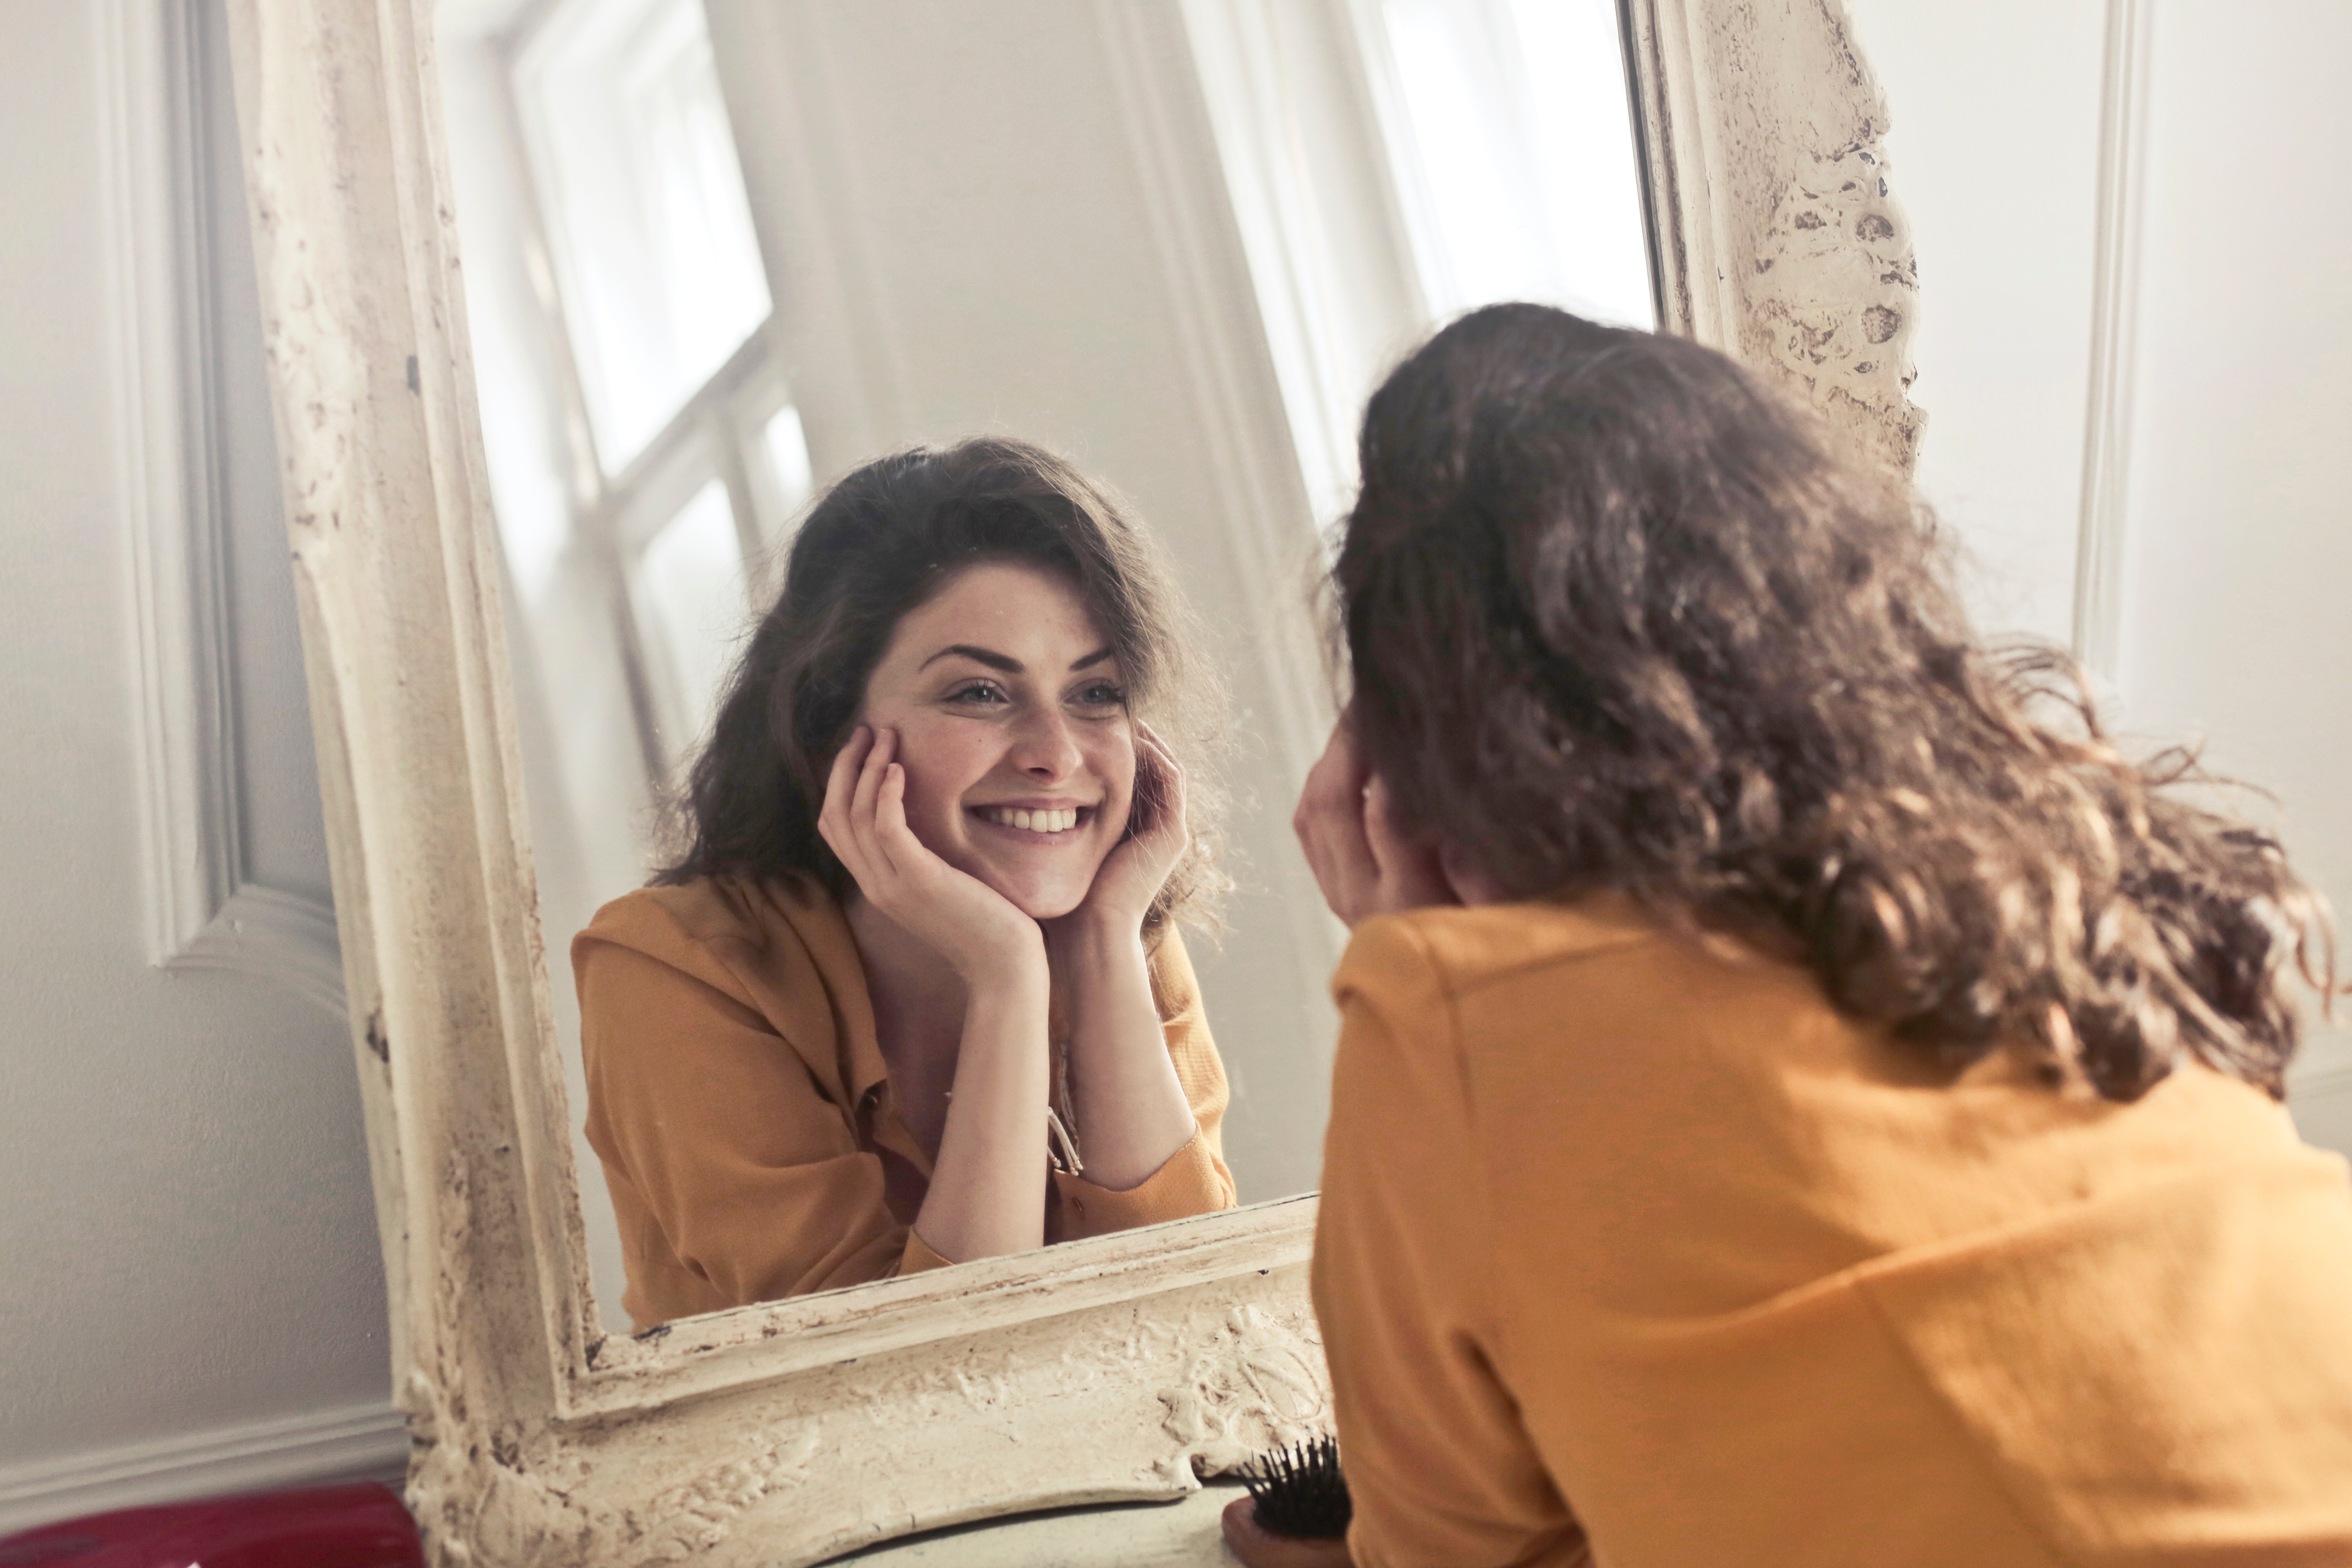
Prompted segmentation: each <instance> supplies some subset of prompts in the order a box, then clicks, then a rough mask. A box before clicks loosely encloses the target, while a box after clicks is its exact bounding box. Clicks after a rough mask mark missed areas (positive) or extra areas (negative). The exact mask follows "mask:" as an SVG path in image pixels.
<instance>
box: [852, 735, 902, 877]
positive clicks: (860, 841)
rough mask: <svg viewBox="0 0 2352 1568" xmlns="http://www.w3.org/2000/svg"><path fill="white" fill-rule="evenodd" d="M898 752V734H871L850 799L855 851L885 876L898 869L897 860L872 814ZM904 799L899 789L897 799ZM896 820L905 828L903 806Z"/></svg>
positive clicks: (899, 770) (900, 771)
mask: <svg viewBox="0 0 2352 1568" xmlns="http://www.w3.org/2000/svg"><path fill="white" fill-rule="evenodd" d="M897 755H898V731H896V730H877V731H874V745H873V748H872V749H871V750H869V751H868V752H866V763H865V765H864V766H862V767H861V768H859V769H858V770H857V789H856V793H855V794H853V795H851V796H850V800H849V830H850V832H851V833H852V834H853V835H854V836H855V837H856V839H857V847H858V848H859V849H860V850H861V851H863V852H864V853H865V855H866V858H867V859H868V860H869V861H870V862H871V863H872V864H873V865H874V868H875V869H877V870H878V871H881V872H884V873H886V874H887V873H888V872H890V871H893V870H896V869H897V868H898V857H896V856H894V855H892V854H891V853H890V845H889V843H888V842H887V840H886V839H885V838H884V837H883V836H882V834H881V833H880V832H879V831H878V829H877V824H876V823H875V820H874V813H875V810H876V808H877V805H879V803H880V801H881V797H882V782H883V780H884V779H885V778H887V776H888V775H889V773H890V772H891V770H892V768H893V766H894V765H895V763H896V759H897ZM905 771H906V770H905V769H904V768H899V769H898V772H899V773H902V774H903V773H905ZM905 798H906V793H905V790H904V788H903V787H902V788H901V790H900V792H899V799H900V800H901V801H902V802H903V801H904V800H905ZM898 821H899V825H900V826H905V824H906V815H905V811H904V809H903V806H902V808H901V810H900V814H899V818H898Z"/></svg>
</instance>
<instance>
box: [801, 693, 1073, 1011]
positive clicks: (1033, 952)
mask: <svg viewBox="0 0 2352 1568" xmlns="http://www.w3.org/2000/svg"><path fill="white" fill-rule="evenodd" d="M897 750H898V731H894V730H881V731H876V730H872V729H868V728H867V727H866V726H865V725H862V724H861V725H859V726H858V727H857V729H856V731H855V732H853V733H852V734H851V735H850V737H849V743H848V744H847V745H845V746H844V747H842V748H841V754H840V755H839V756H837V757H835V758H834V760H833V773H832V776H831V777H830V778H828V779H827V780H826V782H825V790H824V810H822V811H821V812H819V813H818V814H817V819H816V827H817V831H818V832H819V833H820V834H822V835H824V841H825V842H826V843H827V844H829V845H831V846H832V847H833V852H834V853H835V855H837V856H839V857H840V858H841V863H842V865H843V866H845V867H846V868H848V870H849V874H850V876H851V877H852V878H854V879H856V883H857V890H858V892H859V893H860V894H861V895H863V896H864V897H865V899H866V901H867V902H869V903H871V904H872V905H873V906H874V908H875V910H877V912H878V913H880V914H882V915H883V916H884V917H886V918H887V919H888V920H889V921H891V922H892V923H893V924H895V925H897V926H898V927H899V928H900V929H901V930H903V931H907V932H908V934H910V935H912V936H913V937H915V938H916V939H917V940H919V941H920V942H924V943H926V944H927V945H929V947H930V948H931V949H932V950H933V951H935V952H938V953H939V954H940V956H941V957H942V958H944V959H946V960H947V961H948V963H949V964H950V966H952V967H953V968H954V969H955V971H956V973H959V974H961V975H962V976H963V978H964V980H965V982H966V983H967V984H970V983H971V982H973V981H976V980H979V979H982V978H984V977H987V976H990V975H993V974H1002V973H1005V972H1006V971H1007V970H1008V969H1009V968H1011V967H1013V966H1017V965H1019V964H1022V963H1030V962H1035V963H1041V964H1042V963H1044V962H1045V933H1044V932H1043V931H1040V930H1039V929H1038V925H1037V922H1036V921H1034V920H1031V919H1030V918H1029V917H1028V916H1027V915H1025V914H1023V913H1022V912H1021V911H1020V910H1018V909H1016V908H1014V907H1013V902H1012V900H1009V899H1007V898H1005V897H1004V896H1003V894H1002V893H999V892H998V891H997V890H996V889H993V888H992V887H990V886H989V885H988V884H987V883H985V882H982V880H981V879H979V878H977V877H974V876H972V875H971V874H970V873H968V872H964V871H960V870H958V869H956V868H954V867H953V866H950V865H949V864H948V863H947V862H946V861H945V860H942V859H940V858H939V857H938V856H937V855H935V854H933V853H932V852H931V851H930V850H929V848H927V847H925V846H924V844H923V842H922V840H920V839H919V838H917V837H915V834H914V830H913V829H912V828H910V827H908V826H907V770H906V768H905V766H904V765H903V764H901V763H897V762H894V761H892V760H891V759H892V757H893V756H894V754H895V753H896V752H897Z"/></svg>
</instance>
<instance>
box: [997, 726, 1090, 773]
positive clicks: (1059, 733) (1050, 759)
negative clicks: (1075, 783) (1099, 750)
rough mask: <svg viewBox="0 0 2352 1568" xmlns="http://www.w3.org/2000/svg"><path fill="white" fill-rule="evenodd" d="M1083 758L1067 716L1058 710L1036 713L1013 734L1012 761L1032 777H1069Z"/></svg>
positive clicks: (1076, 769)
mask: <svg viewBox="0 0 2352 1568" xmlns="http://www.w3.org/2000/svg"><path fill="white" fill-rule="evenodd" d="M1084 760H1085V759H1084V757H1083V756H1082V755H1081V754H1080V752H1079V751H1078V739H1077V736H1076V734H1074V733H1072V732H1071V729H1070V721H1069V719H1068V717H1067V716H1066V714H1064V713H1062V712H1060V711H1059V710H1047V711H1045V712H1042V713H1038V714H1035V715H1034V716H1033V717H1031V718H1030V719H1028V720H1027V721H1025V722H1024V723H1023V724H1022V725H1021V726H1020V728H1019V729H1018V730H1017V731H1015V732H1014V734H1013V756H1012V758H1011V761H1012V763H1013V766H1014V767H1016V768H1019V769H1020V770H1021V771H1022V772H1023V773H1027V774H1028V775H1029V776H1030V777H1031V778H1034V779H1059V778H1066V777H1068V776H1069V775H1070V774H1072V773H1076V772H1077V771H1078V765H1079V763H1081V762H1083V761H1084Z"/></svg>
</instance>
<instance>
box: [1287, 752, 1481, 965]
mask: <svg viewBox="0 0 2352 1568" xmlns="http://www.w3.org/2000/svg"><path fill="white" fill-rule="evenodd" d="M1291 827H1292V829H1293V831H1295V832H1296V833H1297V835H1298V844H1299V847H1300V848H1302V849H1304V850H1305V851H1306V853H1307V866H1308V867H1309V868H1311V869H1312V870H1313V871H1314V873H1315V883H1316V886H1318V888H1320V889H1323V901H1324V902H1325V903H1327V904H1328V905H1330V906H1331V912H1332V913H1333V914H1335V915H1337V916H1339V919H1340V920H1341V921H1344V922H1345V923H1346V924H1347V925H1348V926H1349V928H1350V929H1353V928H1354V926H1355V925H1356V924H1357V922H1359V921H1363V920H1366V919H1369V918H1370V917H1371V916H1373V915H1381V914H1393V913H1396V912H1397V911H1399V910H1414V909H1420V908H1423V906H1425V905H1429V904H1456V903H1461V902H1463V901H1464V900H1462V898H1461V897H1460V895H1459V894H1457V893H1456V891H1455V889H1454V883H1453V882H1452V881H1450V880H1449V879H1447V876H1446V870H1445V867H1444V865H1443V864H1442V862H1441V858H1440V856H1439V854H1438V852H1437V851H1436V850H1435V849H1433V848H1431V847H1428V846H1426V845H1424V844H1422V843H1420V842H1418V841H1417V840H1415V838H1414V837H1412V832H1411V830H1410V829H1409V828H1408V827H1407V826H1406V825H1405V823H1404V822H1403V820H1402V818H1401V817H1400V816H1398V814H1397V810H1396V804H1395V802H1394V800H1393V799H1392V798H1391V795H1390V794H1389V789H1388V785H1387V784H1384V783H1383V782H1381V780H1380V779H1379V778H1378V777H1376V776H1374V775H1373V773H1371V770H1370V766H1369V765H1368V764H1367V763H1365V761H1364V758H1363V753H1362V752H1361V751H1360V749H1359V748H1358V746H1357V744H1356V736H1355V731H1354V729H1353V728H1352V727H1351V726H1350V724H1349V720H1348V716H1347V715H1345V714H1342V715H1341V716H1340V719H1339V723H1338V724H1337V725H1335V726H1333V728H1332V731H1331V740H1330V743H1329V744H1328V745H1326V746H1325V747H1324V748H1323V755H1322V757H1321V758H1320V759H1319V760H1318V762H1317V763H1316V764H1315V766H1314V767H1313V768H1312V769H1311V770H1309V771H1308V773H1307V786H1306V788H1304V789H1303V790H1301V791H1300V792H1299V795H1298V810H1297V813H1296V814H1295V815H1294V816H1292V817H1291Z"/></svg>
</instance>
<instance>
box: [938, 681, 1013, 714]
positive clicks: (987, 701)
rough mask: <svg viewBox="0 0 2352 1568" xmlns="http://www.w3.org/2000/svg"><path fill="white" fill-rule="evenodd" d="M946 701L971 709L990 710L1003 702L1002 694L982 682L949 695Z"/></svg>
mask: <svg viewBox="0 0 2352 1568" xmlns="http://www.w3.org/2000/svg"><path fill="white" fill-rule="evenodd" d="M948 700H949V701H950V702H961V703H964V704H966V705H967V706H970V707H973V708H992V707H994V706H995V705H996V704H998V703H1000V702H1002V701H1003V700H1004V693H1003V691H1002V690H1000V689H998V688H997V687H996V686H994V685H993V684H992V683H991V682H989V681H985V680H982V681H976V682H974V683H973V684H972V685H970V686H967V687H964V688H963V689H961V690H958V691H953V692H950V693H949V695H948Z"/></svg>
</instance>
